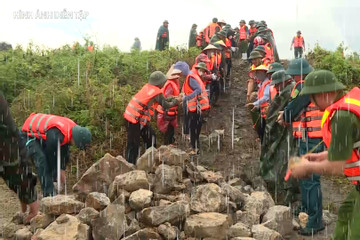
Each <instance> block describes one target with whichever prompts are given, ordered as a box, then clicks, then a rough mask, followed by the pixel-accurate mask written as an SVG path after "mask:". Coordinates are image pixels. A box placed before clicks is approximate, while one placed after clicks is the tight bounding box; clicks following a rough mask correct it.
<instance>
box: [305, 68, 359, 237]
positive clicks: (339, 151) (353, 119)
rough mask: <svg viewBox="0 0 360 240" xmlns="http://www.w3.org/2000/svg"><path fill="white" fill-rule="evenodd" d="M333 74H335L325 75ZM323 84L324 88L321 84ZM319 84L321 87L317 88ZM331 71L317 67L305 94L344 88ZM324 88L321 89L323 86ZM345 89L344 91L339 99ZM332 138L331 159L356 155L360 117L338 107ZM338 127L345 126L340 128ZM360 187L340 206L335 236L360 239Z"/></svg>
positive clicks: (329, 158)
mask: <svg viewBox="0 0 360 240" xmlns="http://www.w3.org/2000/svg"><path fill="white" fill-rule="evenodd" d="M325 74H327V75H328V76H329V75H330V74H331V76H333V77H326V78H325V77H323V76H326V75H325ZM320 86H321V88H319V87H320ZM316 87H317V89H316ZM344 88H345V87H344V85H342V84H341V83H339V82H338V81H336V80H335V76H334V75H333V74H332V73H329V71H316V72H314V73H312V74H309V75H308V76H307V77H306V81H305V84H304V88H303V90H302V92H301V95H310V94H316V93H323V92H332V91H338V90H342V89H344ZM319 89H320V90H319ZM344 95H345V93H344V92H343V91H340V93H339V96H338V97H337V98H336V99H335V101H336V100H339V99H340V98H341V97H342V96H344ZM330 128H331V141H330V145H329V146H328V157H327V158H328V160H329V161H344V160H346V159H349V158H350V157H351V155H352V151H353V145H354V143H356V142H358V141H360V119H359V118H358V117H357V116H356V115H355V114H354V113H352V112H350V111H344V110H338V111H336V112H335V113H334V115H333V117H332V119H331V125H330ZM337 129H341V131H338V130H337ZM359 226H360V187H359V185H356V186H355V188H354V190H353V191H351V192H350V193H349V195H348V196H347V198H346V199H345V201H344V202H343V203H342V205H341V206H340V208H339V210H338V220H337V222H336V227H335V230H334V235H333V239H335V240H338V239H339V240H343V239H344V240H355V239H360V229H359Z"/></svg>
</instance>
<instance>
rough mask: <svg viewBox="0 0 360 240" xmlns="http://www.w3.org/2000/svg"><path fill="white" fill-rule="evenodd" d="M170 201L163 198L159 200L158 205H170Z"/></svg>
mask: <svg viewBox="0 0 360 240" xmlns="http://www.w3.org/2000/svg"><path fill="white" fill-rule="evenodd" d="M171 203H172V202H170V201H168V200H165V199H160V201H159V206H166V205H170V204H171Z"/></svg>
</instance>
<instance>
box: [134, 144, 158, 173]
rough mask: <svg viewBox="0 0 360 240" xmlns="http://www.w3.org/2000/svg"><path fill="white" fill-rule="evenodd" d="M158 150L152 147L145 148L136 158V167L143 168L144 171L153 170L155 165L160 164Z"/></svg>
mask: <svg viewBox="0 0 360 240" xmlns="http://www.w3.org/2000/svg"><path fill="white" fill-rule="evenodd" d="M158 152H159V151H158V150H157V149H156V148H154V147H150V148H148V149H146V151H145V152H144V154H143V155H141V157H140V158H138V159H137V160H136V169H137V170H144V171H145V172H146V173H150V172H155V169H156V166H158V165H159V164H160V163H159V153H158Z"/></svg>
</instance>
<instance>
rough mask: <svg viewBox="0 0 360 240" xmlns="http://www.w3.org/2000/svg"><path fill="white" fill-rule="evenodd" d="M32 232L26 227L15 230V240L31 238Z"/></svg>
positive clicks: (28, 239) (29, 239)
mask: <svg viewBox="0 0 360 240" xmlns="http://www.w3.org/2000/svg"><path fill="white" fill-rule="evenodd" d="M32 235H33V234H32V233H31V232H30V230H29V229H28V228H22V229H19V230H17V231H16V233H15V239H16V240H31V237H32Z"/></svg>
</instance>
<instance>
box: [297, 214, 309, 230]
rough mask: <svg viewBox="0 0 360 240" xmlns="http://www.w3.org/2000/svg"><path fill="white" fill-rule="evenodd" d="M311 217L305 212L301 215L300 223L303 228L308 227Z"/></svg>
mask: <svg viewBox="0 0 360 240" xmlns="http://www.w3.org/2000/svg"><path fill="white" fill-rule="evenodd" d="M308 218H309V216H308V215H307V213H305V212H301V213H299V223H300V226H301V227H302V228H305V227H306V224H307V221H308Z"/></svg>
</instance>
